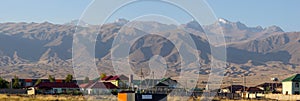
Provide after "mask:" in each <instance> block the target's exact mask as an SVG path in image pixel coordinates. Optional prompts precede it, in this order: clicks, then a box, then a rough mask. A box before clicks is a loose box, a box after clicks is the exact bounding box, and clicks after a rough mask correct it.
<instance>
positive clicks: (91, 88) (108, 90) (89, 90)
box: [80, 81, 119, 95]
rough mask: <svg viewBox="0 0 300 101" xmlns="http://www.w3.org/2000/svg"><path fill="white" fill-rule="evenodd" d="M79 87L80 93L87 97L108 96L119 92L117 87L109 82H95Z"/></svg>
mask: <svg viewBox="0 0 300 101" xmlns="http://www.w3.org/2000/svg"><path fill="white" fill-rule="evenodd" d="M80 87H81V88H82V89H81V91H82V92H84V94H88V95H110V94H113V93H115V94H117V92H118V91H119V87H117V86H116V85H114V84H112V83H110V82H98V81H97V82H93V83H88V84H81V85H80Z"/></svg>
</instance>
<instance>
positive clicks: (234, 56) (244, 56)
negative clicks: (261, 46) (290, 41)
mask: <svg viewBox="0 0 300 101" xmlns="http://www.w3.org/2000/svg"><path fill="white" fill-rule="evenodd" d="M290 59H291V55H290V54H289V53H288V52H287V51H278V52H273V53H267V54H262V53H256V52H249V51H244V50H240V49H236V48H232V47H229V48H227V61H228V62H231V63H236V64H245V63H247V62H248V61H249V60H252V62H253V64H254V65H259V64H264V63H265V62H268V61H281V62H283V63H285V64H288V63H289V60H290Z"/></svg>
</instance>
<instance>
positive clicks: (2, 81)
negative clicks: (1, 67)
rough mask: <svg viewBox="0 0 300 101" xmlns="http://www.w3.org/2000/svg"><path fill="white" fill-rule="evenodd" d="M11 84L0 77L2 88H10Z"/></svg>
mask: <svg viewBox="0 0 300 101" xmlns="http://www.w3.org/2000/svg"><path fill="white" fill-rule="evenodd" d="M8 85H9V82H8V81H6V80H4V79H3V78H2V77H0V88H8Z"/></svg>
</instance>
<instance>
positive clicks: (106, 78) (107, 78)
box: [101, 75, 113, 81]
mask: <svg viewBox="0 0 300 101" xmlns="http://www.w3.org/2000/svg"><path fill="white" fill-rule="evenodd" d="M112 77H113V76H111V75H110V76H106V77H104V78H102V79H101V80H105V81H107V80H109V79H110V78H112Z"/></svg>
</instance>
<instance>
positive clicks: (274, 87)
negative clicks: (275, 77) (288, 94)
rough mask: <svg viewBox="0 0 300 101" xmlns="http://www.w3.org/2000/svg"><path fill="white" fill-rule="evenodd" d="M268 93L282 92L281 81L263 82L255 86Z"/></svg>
mask: <svg viewBox="0 0 300 101" xmlns="http://www.w3.org/2000/svg"><path fill="white" fill-rule="evenodd" d="M255 87H257V88H259V89H261V90H263V91H265V92H266V93H268V92H270V93H281V92H282V84H281V83H262V84H259V85H257V86H255Z"/></svg>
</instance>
